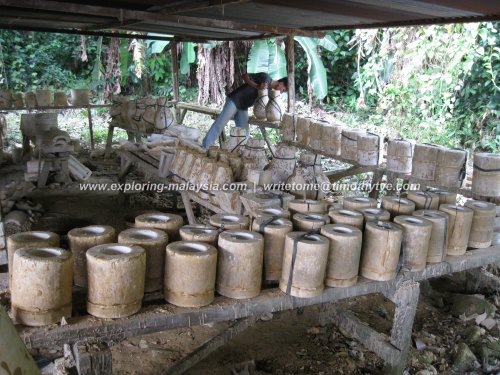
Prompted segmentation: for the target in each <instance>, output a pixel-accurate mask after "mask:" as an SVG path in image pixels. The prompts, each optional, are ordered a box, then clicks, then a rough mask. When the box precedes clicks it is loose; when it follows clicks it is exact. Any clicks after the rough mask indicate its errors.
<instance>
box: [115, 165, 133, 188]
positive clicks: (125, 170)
mask: <svg viewBox="0 0 500 375" xmlns="http://www.w3.org/2000/svg"><path fill="white" fill-rule="evenodd" d="M133 165H134V163H133V162H132V160H129V159H121V166H120V173H119V174H118V182H119V183H124V182H125V178H126V177H127V175H128V174H129V173H130V170H131V169H132V166H133Z"/></svg>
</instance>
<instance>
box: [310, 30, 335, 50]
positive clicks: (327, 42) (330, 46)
mask: <svg viewBox="0 0 500 375" xmlns="http://www.w3.org/2000/svg"><path fill="white" fill-rule="evenodd" d="M314 41H315V42H316V43H317V44H318V46H321V47H323V48H324V49H326V50H327V51H330V52H335V51H336V50H337V48H338V45H337V43H336V42H335V40H334V39H333V38H332V36H331V35H328V34H327V35H325V36H324V37H323V38H321V39H319V38H318V39H314Z"/></svg>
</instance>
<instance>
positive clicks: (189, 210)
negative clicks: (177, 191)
mask: <svg viewBox="0 0 500 375" xmlns="http://www.w3.org/2000/svg"><path fill="white" fill-rule="evenodd" d="M181 197H182V203H184V210H185V211H186V215H187V217H188V221H189V224H191V225H193V224H197V222H196V216H195V215H194V213H193V206H192V205H191V200H190V199H189V194H188V192H187V191H181Z"/></svg>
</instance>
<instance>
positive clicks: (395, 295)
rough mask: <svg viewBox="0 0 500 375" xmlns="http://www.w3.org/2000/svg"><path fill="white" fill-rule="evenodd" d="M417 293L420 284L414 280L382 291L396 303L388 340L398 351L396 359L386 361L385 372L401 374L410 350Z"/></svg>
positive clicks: (418, 292)
mask: <svg viewBox="0 0 500 375" xmlns="http://www.w3.org/2000/svg"><path fill="white" fill-rule="evenodd" d="M419 294H420V284H419V283H417V282H414V281H406V282H404V283H403V284H401V285H400V286H399V287H398V288H397V289H396V290H394V291H391V292H385V293H384V295H385V296H386V297H387V298H388V299H390V300H391V301H392V302H394V304H395V305H396V309H395V311H394V320H393V323H392V329H391V341H390V342H391V344H392V345H394V347H396V348H397V349H398V350H399V351H400V355H399V356H398V358H396V361H393V362H392V363H391V362H389V363H388V367H387V371H386V372H385V373H386V374H403V371H404V368H405V364H406V357H407V355H408V351H409V350H410V344H411V333H412V328H413V320H414V319H415V313H416V312H417V304H418V297H419Z"/></svg>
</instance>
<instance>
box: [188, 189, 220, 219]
mask: <svg viewBox="0 0 500 375" xmlns="http://www.w3.org/2000/svg"><path fill="white" fill-rule="evenodd" d="M186 194H187V196H188V197H189V199H191V200H192V201H193V202H196V203H198V204H199V205H200V206H203V207H205V208H208V209H209V210H210V211H213V212H215V213H217V214H223V213H226V211H224V210H223V209H222V208H220V207H218V206H216V205H214V204H212V203H210V202H209V201H207V200H205V199H201V198H200V197H198V196H197V195H196V194H194V193H192V192H190V191H187V192H186Z"/></svg>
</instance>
